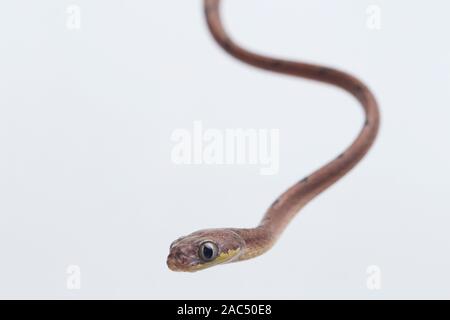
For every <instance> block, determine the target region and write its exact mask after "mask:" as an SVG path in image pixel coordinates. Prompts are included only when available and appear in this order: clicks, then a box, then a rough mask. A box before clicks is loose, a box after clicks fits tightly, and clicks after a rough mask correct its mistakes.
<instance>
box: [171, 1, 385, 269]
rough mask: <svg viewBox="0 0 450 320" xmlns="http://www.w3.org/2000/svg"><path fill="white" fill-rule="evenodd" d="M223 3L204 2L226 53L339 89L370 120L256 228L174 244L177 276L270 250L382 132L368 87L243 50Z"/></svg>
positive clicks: (198, 235) (211, 232)
mask: <svg viewBox="0 0 450 320" xmlns="http://www.w3.org/2000/svg"><path fill="white" fill-rule="evenodd" d="M220 2H221V1H220V0H204V9H205V14H206V19H207V22H208V27H209V30H210V32H211V34H212V35H213V37H214V39H215V40H216V41H217V43H218V44H219V45H220V46H221V47H222V48H223V49H224V50H225V51H226V52H228V53H229V54H230V55H232V56H233V57H235V58H237V59H239V60H241V61H243V62H245V63H247V64H249V65H252V66H255V67H257V68H262V69H265V70H269V71H274V72H278V73H282V74H287V75H291V76H297V77H302V78H307V79H311V80H316V81H320V82H325V83H328V84H331V85H334V86H338V87H340V88H342V89H344V90H346V91H347V92H349V93H350V94H352V95H353V96H354V97H355V98H356V99H357V100H358V101H359V102H360V103H361V105H362V107H363V109H364V112H365V116H366V120H365V122H364V125H363V128H362V130H361V132H360V133H359V135H358V136H357V138H356V139H355V141H354V142H353V143H352V144H351V145H350V147H348V148H347V150H345V151H344V152H343V153H342V154H341V155H340V156H339V157H337V158H336V159H334V160H332V161H331V162H329V163H328V164H326V165H325V166H323V167H322V168H320V169H319V170H317V171H315V172H314V173H312V174H311V175H309V176H308V177H306V178H304V179H303V180H301V181H300V182H298V183H297V184H295V185H294V186H292V187H291V188H289V189H288V190H287V191H286V192H285V193H283V194H282V195H281V196H280V197H279V198H278V199H277V200H276V201H275V202H274V203H273V204H272V206H271V207H270V208H269V209H268V211H267V212H266V214H265V215H264V217H263V219H262V221H261V223H260V224H259V225H258V226H257V227H256V228H252V229H238V228H227V229H206V230H201V231H197V232H194V233H192V234H190V235H188V236H185V237H181V238H179V239H178V240H176V241H174V242H173V243H172V245H171V246H170V253H169V256H168V258H167V265H168V266H169V268H170V269H171V270H173V271H191V272H192V271H197V270H201V269H205V268H208V267H211V266H214V265H218V264H223V263H228V262H235V261H241V260H246V259H250V258H254V257H256V256H259V255H261V254H263V253H264V252H266V251H267V250H269V249H270V248H271V247H272V246H273V245H274V243H275V242H276V240H277V239H278V237H279V236H280V234H281V233H282V232H283V231H284V229H285V228H286V226H287V225H288V224H289V222H290V221H291V220H292V219H293V218H294V216H295V215H296V214H297V213H298V212H299V210H300V209H301V208H302V207H303V206H305V205H306V204H307V203H308V202H309V201H310V200H311V199H313V198H314V197H315V196H317V195H318V194H319V193H321V192H323V191H324V190H325V189H327V188H328V187H329V186H331V185H332V184H333V183H335V182H336V181H337V180H339V179H340V178H341V177H342V176H344V175H345V174H346V173H347V172H349V171H350V170H351V169H352V168H353V167H354V166H355V165H356V164H357V163H358V162H359V161H360V160H361V159H362V158H363V157H364V155H365V154H366V153H367V151H368V150H369V149H370V147H371V146H372V144H373V142H374V140H375V138H376V136H377V132H378V128H379V122H380V119H379V111H378V106H377V102H376V100H375V97H374V96H373V94H372V93H371V92H370V90H369V89H368V88H367V86H366V85H365V84H364V83H363V82H361V81H360V80H359V79H357V78H355V77H353V76H351V75H349V74H347V73H345V72H342V71H339V70H336V69H332V68H328V67H323V66H318V65H312V64H306V63H300V62H292V61H286V60H280V59H275V58H270V57H265V56H262V55H259V54H255V53H252V52H249V51H247V50H246V49H243V48H242V47H240V46H239V45H237V44H236V43H235V42H233V40H231V39H230V37H229V36H228V35H227V33H226V32H225V30H224V28H223V25H222V21H221V18H220V12H219V9H220Z"/></svg>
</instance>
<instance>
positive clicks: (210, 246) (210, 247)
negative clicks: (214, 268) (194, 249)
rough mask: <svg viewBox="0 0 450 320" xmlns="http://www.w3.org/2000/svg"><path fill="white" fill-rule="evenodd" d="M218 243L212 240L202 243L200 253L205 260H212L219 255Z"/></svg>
mask: <svg viewBox="0 0 450 320" xmlns="http://www.w3.org/2000/svg"><path fill="white" fill-rule="evenodd" d="M218 251H219V250H218V248H217V245H216V244H214V243H212V242H204V243H202V244H201V245H200V248H199V251H198V255H199V256H200V258H201V259H202V260H203V261H211V260H214V259H215V258H216V257H217V253H218Z"/></svg>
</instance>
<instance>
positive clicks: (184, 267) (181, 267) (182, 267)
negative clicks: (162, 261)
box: [167, 253, 195, 272]
mask: <svg viewBox="0 0 450 320" xmlns="http://www.w3.org/2000/svg"><path fill="white" fill-rule="evenodd" d="M167 267H169V269H170V270H172V271H175V272H189V271H191V269H192V268H193V267H195V265H192V263H189V262H188V261H187V257H185V256H182V255H177V254H173V253H170V254H169V256H168V257H167ZM194 269H195V268H194ZM193 271H195V270H193Z"/></svg>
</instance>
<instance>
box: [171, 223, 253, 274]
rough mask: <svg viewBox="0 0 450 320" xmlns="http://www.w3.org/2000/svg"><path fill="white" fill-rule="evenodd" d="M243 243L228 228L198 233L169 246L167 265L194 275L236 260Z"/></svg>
mask: <svg viewBox="0 0 450 320" xmlns="http://www.w3.org/2000/svg"><path fill="white" fill-rule="evenodd" d="M244 245H245V242H244V240H243V239H242V238H241V237H240V236H239V234H238V233H237V232H235V231H233V230H232V229H208V230H201V231H197V232H194V233H191V234H190V235H187V236H185V237H181V238H179V239H177V240H175V241H174V242H173V243H172V244H171V245H170V253H169V256H168V257H167V266H168V267H169V269H171V270H172V271H185V272H195V271H198V270H202V269H206V268H209V267H212V266H215V265H218V264H223V263H228V262H232V261H234V260H236V259H237V258H238V257H239V255H240V254H241V252H242V250H243V248H244Z"/></svg>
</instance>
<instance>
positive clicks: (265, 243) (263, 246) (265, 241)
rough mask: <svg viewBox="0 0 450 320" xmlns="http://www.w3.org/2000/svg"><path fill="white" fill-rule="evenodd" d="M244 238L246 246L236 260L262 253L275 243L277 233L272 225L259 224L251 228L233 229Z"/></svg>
mask: <svg viewBox="0 0 450 320" xmlns="http://www.w3.org/2000/svg"><path fill="white" fill-rule="evenodd" d="M233 231H234V232H236V233H237V234H238V235H239V236H240V237H241V238H242V240H243V242H244V244H245V245H244V246H243V249H242V252H241V254H240V255H239V257H238V259H237V260H236V261H242V260H247V259H251V258H254V257H257V256H260V255H262V254H263V253H265V252H266V251H268V250H269V249H270V248H272V246H273V245H274V244H275V242H276V240H277V238H278V237H277V235H276V234H274V233H273V232H272V230H271V228H270V227H267V226H262V225H261V226H258V227H256V228H251V229H233Z"/></svg>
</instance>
